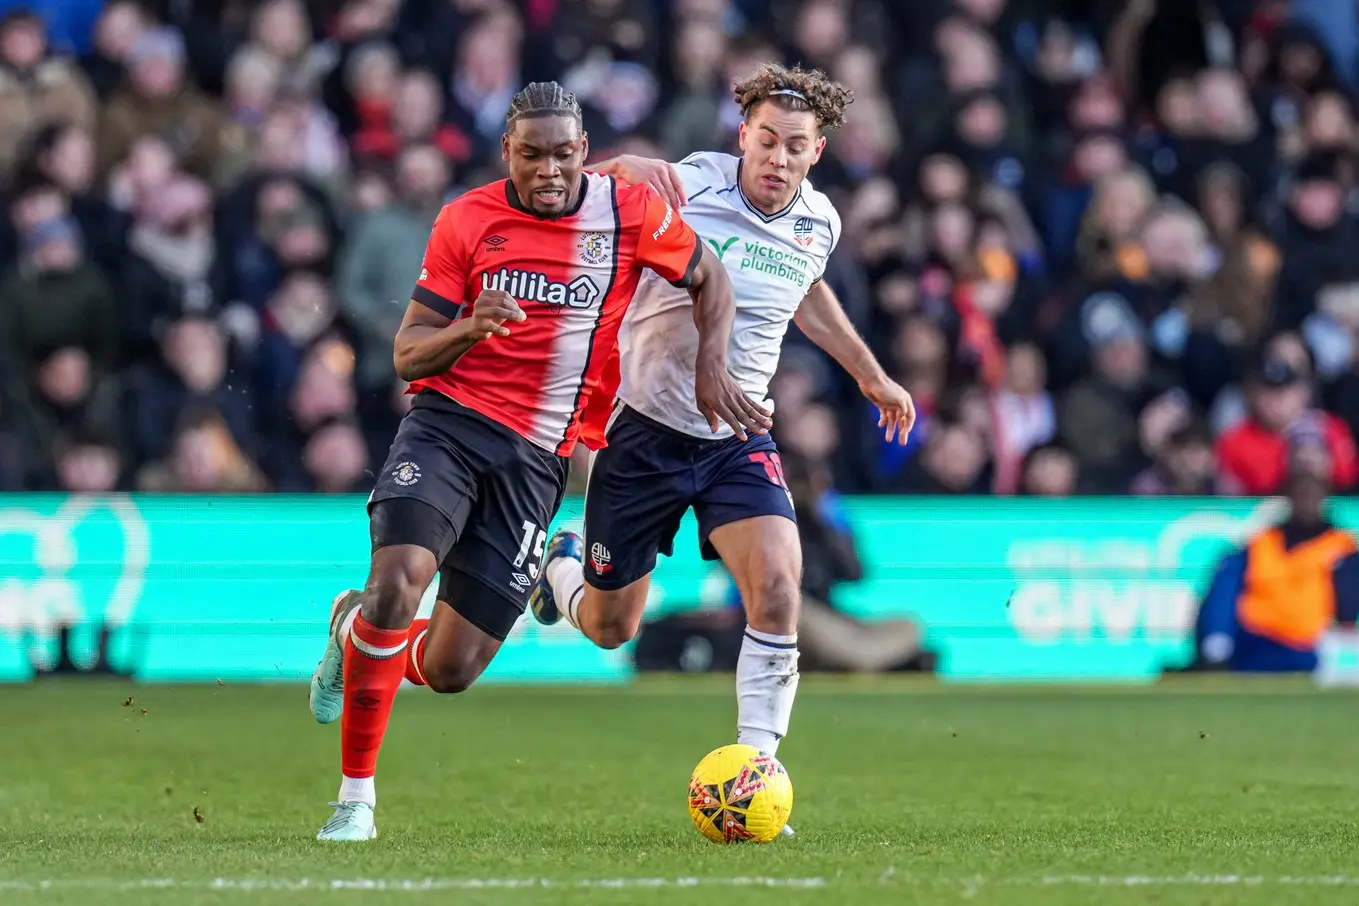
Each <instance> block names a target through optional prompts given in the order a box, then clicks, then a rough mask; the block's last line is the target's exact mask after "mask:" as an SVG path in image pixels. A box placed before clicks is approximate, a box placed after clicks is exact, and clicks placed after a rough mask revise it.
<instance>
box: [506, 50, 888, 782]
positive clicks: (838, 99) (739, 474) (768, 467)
mask: <svg viewBox="0 0 1359 906" xmlns="http://www.w3.org/2000/svg"><path fill="white" fill-rule="evenodd" d="M734 87H735V99H736V103H737V104H739V105H740V107H741V111H742V113H743V114H744V115H745V121H744V122H743V123H742V125H741V129H740V147H741V152H742V154H741V156H740V157H734V156H732V155H729V154H722V153H718V152H708V151H702V152H698V153H696V154H691V155H690V156H689V157H686V158H685V159H684V160H682V161H680V163H679V165H678V166H672V165H671V164H668V163H665V162H664V161H654V160H647V159H642V158H635V157H624V158H617V159H615V160H612V161H609V162H607V163H605V164H602V165H600V166H598V167H595V168H593V169H596V170H597V171H598V172H601V173H605V174H609V175H613V176H616V177H618V178H620V179H623V180H625V181H627V182H633V183H636V182H648V183H650V184H651V185H653V186H654V187H656V188H658V189H660V190H661V192H662V194H663V195H665V196H668V197H669V198H670V199H671V200H672V203H676V204H684V205H685V207H684V219H685V221H686V222H687V223H689V224H690V225H691V226H692V227H693V228H694V229H695V230H696V231H697V232H698V234H699V235H700V236H701V237H702V238H703V240H704V241H705V242H707V243H708V244H709V245H710V246H711V247H712V249H713V251H714V252H716V254H717V256H718V257H719V258H720V259H721V261H722V263H723V264H724V265H725V267H726V269H727V272H728V274H729V276H730V277H731V281H732V285H733V287H734V289H735V292H736V323H735V327H734V329H733V330H732V334H731V345H730V347H729V352H728V357H727V361H728V368H729V369H730V371H731V373H732V375H733V376H734V377H735V378H736V380H737V382H738V383H739V384H740V385H741V388H742V389H743V390H744V391H745V392H746V393H747V395H748V396H749V397H750V398H751V399H753V400H765V401H766V402H765V404H764V405H765V408H770V407H771V403H770V402H769V401H768V400H767V397H768V390H769V382H770V380H771V378H772V377H773V376H774V372H775V370H776V369H777V368H778V363H779V353H780V350H781V347H782V343H783V338H784V335H785V333H786V332H787V329H788V322H789V321H796V323H797V325H798V327H799V328H801V330H802V331H803V333H805V334H806V335H807V337H808V338H809V339H810V340H812V342H814V343H816V344H817V345H818V346H820V347H821V348H822V349H823V350H825V351H826V352H827V353H829V354H830V355H831V356H832V357H833V358H834V359H835V360H836V361H837V362H839V363H840V364H841V365H842V366H843V367H844V368H845V369H846V370H847V371H848V372H849V373H850V375H852V376H853V377H854V379H855V380H856V381H857V382H858V384H859V388H860V389H861V390H862V392H863V394H864V396H865V397H867V398H868V399H869V400H871V401H872V402H873V403H874V404H876V405H877V407H878V408H879V410H880V412H881V418H880V419H879V425H880V426H881V427H883V428H884V429H885V433H886V436H887V438H888V440H891V439H892V438H893V437H894V436H895V437H897V438H899V440H900V442H902V443H905V442H906V438H907V435H908V434H909V432H910V430H911V427H912V425H913V423H914V421H915V409H914V406H913V404H912V402H911V397H910V395H909V394H908V393H907V392H906V391H905V390H904V389H903V388H902V387H901V386H899V385H898V384H897V383H895V382H894V381H892V380H891V379H890V378H889V377H888V376H887V374H886V372H885V371H884V370H883V369H882V367H881V366H880V365H879V364H878V362H877V360H876V359H875V358H874V356H873V354H872V352H870V351H869V349H868V346H867V345H866V344H865V343H864V342H863V340H862V339H861V338H860V337H859V335H858V334H857V332H856V331H855V329H854V327H853V325H852V324H851V323H850V321H849V319H848V318H847V317H846V316H845V314H844V311H843V310H842V309H841V307H840V303H839V301H838V300H837V299H836V297H835V294H834V293H833V292H832V291H831V289H830V287H828V286H827V285H826V284H825V282H824V281H823V280H822V276H823V275H824V273H825V270H826V262H827V260H828V259H829V258H830V255H831V252H832V251H833V250H834V249H835V245H836V242H837V241H838V240H839V239H840V217H839V215H838V214H837V213H836V211H835V208H834V207H833V206H832V205H831V203H830V201H829V200H828V199H827V198H826V196H825V195H823V194H822V193H820V192H818V191H817V190H816V189H814V188H813V187H812V185H811V183H810V182H808V181H807V172H808V170H810V169H811V167H812V165H813V164H815V163H816V162H817V161H818V160H819V159H820V158H821V153H822V151H823V150H824V149H825V147H826V138H825V135H824V132H825V130H827V129H832V128H835V127H837V126H839V125H841V124H842V123H843V122H844V119H845V108H846V107H847V106H848V105H849V104H850V103H851V101H852V100H853V95H852V94H851V92H850V91H849V89H847V88H845V87H844V86H842V85H839V84H837V83H835V82H832V81H831V80H829V79H828V78H827V77H826V76H825V75H824V74H823V73H820V72H807V71H803V70H801V69H791V70H790V69H787V68H785V67H783V66H780V65H777V64H767V65H765V66H763V67H761V69H760V70H759V71H758V72H757V73H756V74H755V75H754V76H752V77H751V78H749V79H747V80H745V81H742V82H740V83H738V84H737V85H735V86H734ZM698 346H699V335H698V331H697V329H696V328H695V326H694V321H693V312H692V303H691V300H690V298H689V296H688V295H687V294H686V293H685V292H684V291H683V290H677V289H674V288H673V287H671V286H670V285H669V284H668V283H666V282H665V280H663V279H659V278H655V277H653V276H652V275H651V274H647V275H646V276H644V277H643V280H642V283H641V284H640V285H639V287H638V290H637V293H636V295H635V296H634V298H633V303H632V307H631V309H630V310H629V313H628V315H627V317H626V320H625V322H624V326H623V330H622V333H621V334H620V336H619V348H620V349H621V350H622V353H621V363H620V378H621V382H620V386H619V390H618V393H617V401H616V404H615V409H614V414H613V417H612V420H611V421H610V423H609V428H608V435H607V438H608V446H607V447H605V448H604V449H603V450H600V451H599V452H598V454H596V456H595V458H594V460H593V463H592V465H591V469H590V478H589V484H588V488H587V491H586V498H585V537H584V539H583V540H582V539H581V538H580V537H579V536H577V535H575V534H572V533H570V532H558V533H557V534H556V535H554V536H553V538H552V541H551V543H550V545H549V547H548V550H547V553H546V557H545V560H544V565H543V568H542V569H541V570H540V571H539V574H538V577H537V583H536V585H535V587H534V589H533V592H532V595H531V597H530V603H531V605H532V607H533V612H534V614H535V616H536V617H537V618H538V620H539V621H540V622H542V623H546V624H552V623H556V622H557V621H558V620H559V619H561V618H562V617H565V618H566V619H567V620H568V621H569V622H570V623H571V624H572V625H574V626H576V627H578V628H579V629H580V630H581V632H583V633H584V634H585V635H586V636H588V637H589V638H590V639H591V640H592V641H594V642H595V643H596V644H598V645H600V646H602V647H605V648H617V647H618V646H620V645H622V644H624V643H625V642H627V641H629V640H630V639H632V638H633V636H634V635H636V633H637V630H638V627H639V625H640V624H641V620H642V611H643V608H644V606H645V604H646V599H647V591H648V588H649V585H650V573H651V571H652V570H653V569H654V568H655V566H656V557H657V554H658V553H664V554H666V555H667V556H669V555H670V554H671V551H672V542H673V539H674V536H675V533H676V531H677V530H678V528H679V524H680V519H681V518H682V517H683V515H684V513H685V511H686V510H687V509H688V508H689V507H691V506H692V507H693V508H694V511H695V515H696V516H697V517H698V525H699V540H700V543H701V545H702V550H703V556H704V557H705V558H706V559H717V558H718V557H720V558H721V559H722V561H723V563H725V564H726V566H727V569H728V570H729V571H730V572H731V575H732V577H733V579H734V580H735V582H736V585H737V588H738V589H739V590H740V593H741V600H742V601H743V602H744V604H745V609H746V621H747V626H746V630H745V638H744V639H743V642H742V646H741V653H740V658H739V661H738V664H737V672H736V696H737V712H738V713H737V742H739V743H744V744H747V745H752V746H755V747H756V748H758V749H760V750H762V751H764V752H767V753H769V754H771V755H773V754H776V752H777V749H778V745H779V740H781V739H782V738H783V737H784V735H786V734H787V732H788V722H789V717H790V715H791V713H792V708H793V698H794V696H795V695H796V693H797V685H798V672H797V662H798V652H797V622H798V610H799V605H800V603H801V596H800V590H799V585H800V580H801V576H802V553H801V548H800V545H799V542H798V533H797V524H796V522H795V517H794V515H793V503H792V496H791V495H790V494H789V492H788V489H787V487H786V486H785V483H784V479H783V469H782V465H781V463H780V461H779V454H778V449H777V448H776V447H775V445H774V441H773V439H772V438H771V437H769V435H768V434H765V433H761V434H753V435H749V436H745V435H743V434H733V432H732V430H731V429H730V428H727V427H726V426H724V425H721V424H719V423H717V422H714V421H712V420H709V419H706V418H705V417H704V416H703V415H702V414H701V413H699V411H698V409H697V407H696V406H695V404H694V367H695V364H694V363H695V359H696V354H697V352H698ZM776 417H777V416H776Z"/></svg>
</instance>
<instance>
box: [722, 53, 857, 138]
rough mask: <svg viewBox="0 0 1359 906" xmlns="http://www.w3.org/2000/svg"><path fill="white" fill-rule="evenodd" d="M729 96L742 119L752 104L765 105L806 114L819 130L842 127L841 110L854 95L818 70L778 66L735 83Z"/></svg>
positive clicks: (762, 67) (850, 101)
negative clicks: (807, 112) (814, 119)
mask: <svg viewBox="0 0 1359 906" xmlns="http://www.w3.org/2000/svg"><path fill="white" fill-rule="evenodd" d="M732 92H733V94H734V96H735V98H736V103H737V105H738V106H739V107H740V108H741V113H742V114H743V115H745V116H749V115H750V111H751V110H752V109H753V108H754V107H755V105H756V104H760V103H763V102H764V101H769V102H770V103H771V104H774V105H776V106H777V107H779V108H780V109H783V110H793V111H806V110H810V111H811V112H812V113H814V114H816V124H817V126H819V127H820V128H822V129H837V128H839V127H840V126H843V125H844V124H845V110H846V108H848V107H849V105H850V104H852V103H854V92H852V91H850V90H849V89H848V88H846V87H845V86H844V85H841V84H840V83H839V82H836V81H833V80H832V79H831V78H830V76H828V75H826V74H825V73H824V72H822V71H821V70H819V69H811V70H807V69H803V68H802V67H801V66H794V67H793V68H792V69H789V68H788V67H787V66H782V65H780V64H778V63H766V64H764V65H763V66H761V67H760V68H759V70H757V71H756V73H755V74H754V75H753V76H751V77H750V78H748V79H743V80H741V81H739V82H737V83H735V84H734V85H733V86H732Z"/></svg>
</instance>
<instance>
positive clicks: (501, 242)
mask: <svg viewBox="0 0 1359 906" xmlns="http://www.w3.org/2000/svg"><path fill="white" fill-rule="evenodd" d="M481 241H482V242H484V243H486V245H487V247H489V249H490V250H491V251H493V252H503V251H504V250H505V243H507V242H509V241H510V240H508V239H506V238H505V237H504V236H487V237H486V238H485V239H483V240H481Z"/></svg>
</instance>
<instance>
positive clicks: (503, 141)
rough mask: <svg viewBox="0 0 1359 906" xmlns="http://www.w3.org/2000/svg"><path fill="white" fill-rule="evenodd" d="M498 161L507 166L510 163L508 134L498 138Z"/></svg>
mask: <svg viewBox="0 0 1359 906" xmlns="http://www.w3.org/2000/svg"><path fill="white" fill-rule="evenodd" d="M500 159H501V160H503V161H504V162H505V163H507V164H508V163H509V162H510V134H509V133H508V132H506V133H505V134H504V135H502V136H500Z"/></svg>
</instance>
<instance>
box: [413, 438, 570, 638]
mask: <svg viewBox="0 0 1359 906" xmlns="http://www.w3.org/2000/svg"><path fill="white" fill-rule="evenodd" d="M502 441H503V443H502V444H501V446H500V447H499V448H498V449H496V450H495V451H494V459H495V463H496V465H495V466H494V467H493V468H491V469H489V470H488V471H487V472H486V473H485V474H483V475H482V479H481V485H480V487H479V489H478V493H479V495H480V496H479V499H478V501H477V507H476V509H475V510H474V511H473V512H472V514H471V517H470V518H469V519H468V521H467V525H466V527H465V529H464V531H463V534H462V537H460V538H459V539H458V543H457V544H455V545H454V546H453V549H452V550H450V551H449V553H448V556H447V557H446V558H445V559H444V561H443V563H442V564H441V567H440V568H441V571H442V572H443V574H444V576H445V579H444V580H443V581H445V582H447V581H450V580H449V579H448V577H449V576H451V575H452V574H454V573H459V574H462V575H464V576H467V577H469V578H471V579H475V580H477V581H479V582H480V584H481V586H483V587H484V588H486V589H489V591H490V593H489V594H477V595H471V596H457V595H451V596H449V597H447V598H444V600H446V601H448V603H449V605H450V606H451V607H452V608H453V609H454V610H456V611H457V612H458V613H460V614H462V616H463V617H465V618H466V619H467V620H468V621H469V622H471V623H472V624H473V625H475V626H477V627H478V628H480V629H482V630H483V631H484V632H486V633H487V634H489V635H491V636H492V637H498V638H501V639H503V638H504V637H505V636H506V635H507V634H508V633H509V631H510V629H512V628H513V626H514V623H515V621H516V620H518V618H519V616H520V614H522V613H523V612H524V608H525V607H526V606H527V604H528V593H529V589H530V588H531V587H532V586H533V581H534V579H535V578H536V577H537V575H538V570H539V569H540V568H541V566H542V557H543V549H544V547H545V546H546V543H547V531H548V526H549V525H550V524H551V522H552V517H553V516H555V515H556V513H557V509H558V508H559V507H560V506H561V501H562V496H563V495H564V494H565V492H566V476H567V468H568V466H567V462H566V460H565V459H563V458H561V457H559V456H555V455H553V454H551V453H548V452H546V451H543V450H540V449H538V448H537V447H534V446H533V445H531V444H530V443H528V441H525V440H523V439H522V438H519V437H513V438H511V437H505V438H502Z"/></svg>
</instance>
